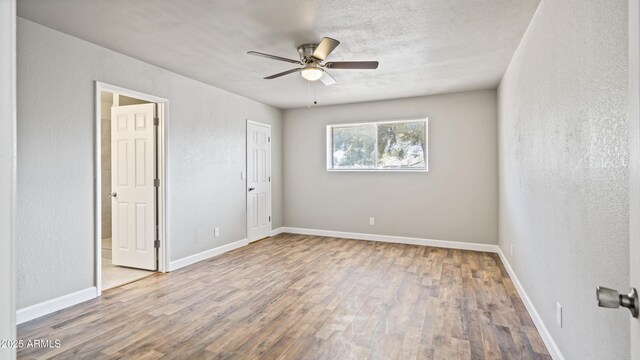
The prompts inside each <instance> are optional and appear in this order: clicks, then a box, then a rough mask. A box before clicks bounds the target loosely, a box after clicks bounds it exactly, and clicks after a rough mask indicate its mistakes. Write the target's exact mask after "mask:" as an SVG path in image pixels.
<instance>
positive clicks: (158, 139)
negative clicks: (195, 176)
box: [96, 83, 165, 292]
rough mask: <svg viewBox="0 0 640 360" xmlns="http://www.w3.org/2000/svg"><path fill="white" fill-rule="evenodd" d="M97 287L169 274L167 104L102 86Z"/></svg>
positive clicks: (98, 129) (98, 182)
mask: <svg viewBox="0 0 640 360" xmlns="http://www.w3.org/2000/svg"><path fill="white" fill-rule="evenodd" d="M96 89H97V91H96V93H97V96H96V100H99V101H98V104H97V119H98V124H97V129H96V130H97V133H96V137H97V139H98V141H97V144H98V146H97V148H96V152H97V154H96V155H97V156H96V157H97V159H96V161H97V168H96V171H97V173H98V174H97V175H98V176H96V178H97V179H96V180H97V186H96V189H97V191H96V193H97V194H96V202H97V204H98V206H97V209H96V210H97V211H96V212H97V216H96V222H97V223H98V226H97V228H98V229H99V231H96V287H97V288H98V289H99V290H98V291H99V292H100V291H102V290H107V289H111V288H114V287H118V286H121V285H124V284H128V283H131V282H134V281H137V280H140V279H142V278H144V277H147V276H149V275H151V274H153V273H154V272H156V271H163V270H164V266H161V262H162V261H163V259H164V256H162V255H164V252H163V251H161V250H164V249H165V247H164V246H163V243H164V241H163V235H164V231H161V228H163V226H162V225H163V224H164V206H163V205H164V196H163V195H164V186H162V189H161V185H162V184H163V181H162V180H163V178H164V177H163V176H162V175H163V174H164V171H163V170H164V156H163V151H162V150H163V149H164V146H163V139H164V137H163V136H162V134H163V132H162V131H161V126H160V125H161V123H162V124H164V121H163V120H164V119H163V114H164V111H163V109H164V107H163V105H164V101H162V100H161V99H158V98H154V97H151V96H148V95H144V94H139V93H135V92H132V91H128V90H125V89H120V88H116V87H113V86H108V85H105V84H100V83H99V84H98V85H97V88H96Z"/></svg>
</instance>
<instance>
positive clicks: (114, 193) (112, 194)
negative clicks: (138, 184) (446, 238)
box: [109, 192, 118, 197]
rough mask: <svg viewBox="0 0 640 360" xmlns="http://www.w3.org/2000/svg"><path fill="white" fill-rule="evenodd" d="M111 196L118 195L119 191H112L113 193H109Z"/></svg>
mask: <svg viewBox="0 0 640 360" xmlns="http://www.w3.org/2000/svg"><path fill="white" fill-rule="evenodd" d="M109 196H111V197H116V196H118V193H116V192H112V193H109Z"/></svg>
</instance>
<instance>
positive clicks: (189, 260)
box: [168, 239, 249, 271]
mask: <svg viewBox="0 0 640 360" xmlns="http://www.w3.org/2000/svg"><path fill="white" fill-rule="evenodd" d="M248 244H249V240H247V239H242V240H238V241H234V242H232V243H229V244H226V245H222V246H218V247H217V248H213V249H209V250H206V251H203V252H200V253H197V254H194V255H191V256H187V257H185V258H182V259H180V260H175V261H171V262H170V263H169V269H168V271H175V270H178V269H180V268H183V267H185V266H189V265H191V264H195V263H197V262H199V261H202V260H206V259H208V258H211V257H214V256H217V255H220V254H224V253H226V252H228V251H231V250H235V249H237V248H240V247H243V246H245V245H248Z"/></svg>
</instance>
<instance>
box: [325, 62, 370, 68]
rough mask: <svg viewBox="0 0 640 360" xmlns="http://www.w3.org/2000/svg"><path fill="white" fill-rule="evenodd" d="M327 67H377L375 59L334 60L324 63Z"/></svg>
mask: <svg viewBox="0 0 640 360" xmlns="http://www.w3.org/2000/svg"><path fill="white" fill-rule="evenodd" d="M325 66H326V67H328V68H329V69H377V68H378V62H377V61H335V62H328V63H326V64H325Z"/></svg>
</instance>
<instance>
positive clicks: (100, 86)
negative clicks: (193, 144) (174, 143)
mask: <svg viewBox="0 0 640 360" xmlns="http://www.w3.org/2000/svg"><path fill="white" fill-rule="evenodd" d="M103 91H107V92H111V93H118V94H122V95H125V96H128V97H132V98H136V99H140V100H144V101H148V102H152V103H156V104H158V118H159V119H160V123H159V125H158V177H159V178H160V187H159V191H158V204H157V206H158V215H159V219H158V221H159V240H160V247H159V248H158V259H157V261H158V271H159V272H167V269H169V266H168V265H169V264H168V262H169V259H170V256H169V239H168V236H167V215H168V214H167V198H168V196H167V192H168V186H167V163H166V159H167V153H166V151H167V150H166V149H167V148H166V130H167V129H166V121H167V118H168V112H167V107H168V105H169V104H168V103H169V100H168V99H165V98H161V97H158V96H155V95H149V94H145V93H142V92H139V91H135V90H129V89H126V88H123V87H119V86H115V85H111V84H106V83H103V82H100V81H96V82H95V122H94V127H95V128H94V130H95V132H94V144H95V147H94V163H95V167H94V204H95V207H94V214H95V217H94V229H95V232H94V246H95V255H94V256H95V259H94V263H95V268H94V274H95V277H94V284H95V286H96V289H97V290H96V292H97V296H100V295H101V294H102V194H101V190H102V156H101V149H102V134H101V121H102V116H101V111H102V110H101V92H103Z"/></svg>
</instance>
